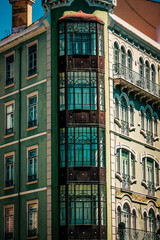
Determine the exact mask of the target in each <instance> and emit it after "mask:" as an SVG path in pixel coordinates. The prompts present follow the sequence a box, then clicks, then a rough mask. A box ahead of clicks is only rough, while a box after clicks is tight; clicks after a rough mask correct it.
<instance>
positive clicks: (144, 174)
mask: <svg viewBox="0 0 160 240" xmlns="http://www.w3.org/2000/svg"><path fill="white" fill-rule="evenodd" d="M142 180H143V181H145V180H146V171H145V159H142Z"/></svg>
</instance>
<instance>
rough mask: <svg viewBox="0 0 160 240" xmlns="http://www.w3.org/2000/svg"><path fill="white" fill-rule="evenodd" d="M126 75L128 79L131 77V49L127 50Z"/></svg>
mask: <svg viewBox="0 0 160 240" xmlns="http://www.w3.org/2000/svg"><path fill="white" fill-rule="evenodd" d="M127 77H128V79H129V80H131V79H132V54H131V51H128V52H127Z"/></svg>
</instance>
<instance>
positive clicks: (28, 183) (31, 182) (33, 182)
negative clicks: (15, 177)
mask: <svg viewBox="0 0 160 240" xmlns="http://www.w3.org/2000/svg"><path fill="white" fill-rule="evenodd" d="M35 183H38V180H35V181H30V182H27V183H26V185H30V184H35Z"/></svg>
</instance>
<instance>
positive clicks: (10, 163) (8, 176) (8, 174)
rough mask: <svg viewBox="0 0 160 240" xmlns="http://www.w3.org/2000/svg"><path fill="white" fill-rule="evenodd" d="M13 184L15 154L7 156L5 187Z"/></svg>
mask: <svg viewBox="0 0 160 240" xmlns="http://www.w3.org/2000/svg"><path fill="white" fill-rule="evenodd" d="M10 186H13V155H11V156H7V157H5V187H10Z"/></svg>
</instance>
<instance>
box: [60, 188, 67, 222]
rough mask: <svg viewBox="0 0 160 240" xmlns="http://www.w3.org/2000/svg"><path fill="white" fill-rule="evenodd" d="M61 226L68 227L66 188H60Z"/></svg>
mask: <svg viewBox="0 0 160 240" xmlns="http://www.w3.org/2000/svg"><path fill="white" fill-rule="evenodd" d="M60 225H61V226H64V225H66V186H65V185H61V186H60Z"/></svg>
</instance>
